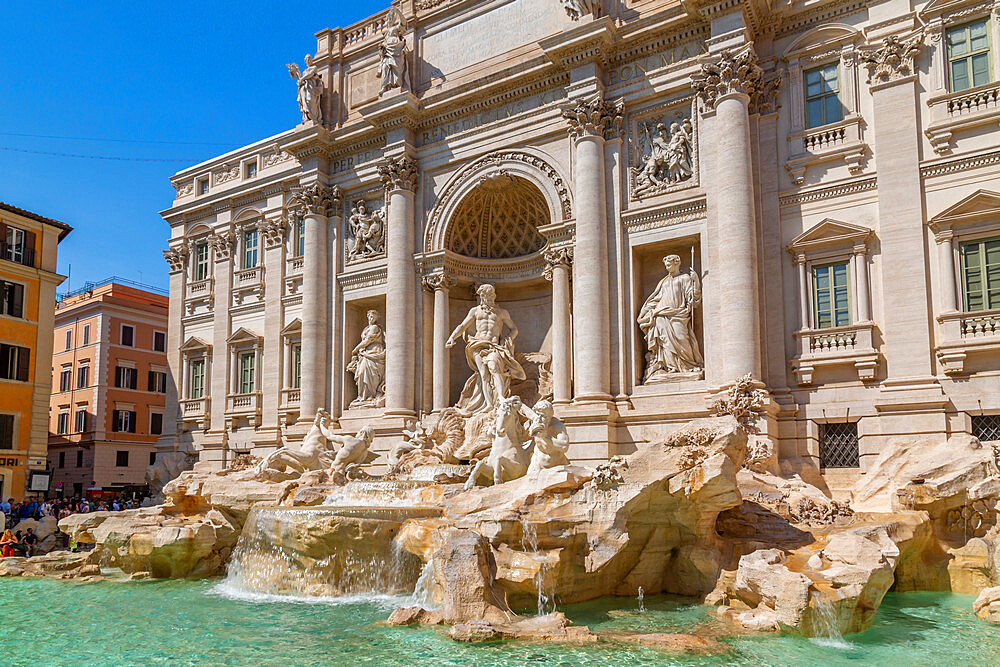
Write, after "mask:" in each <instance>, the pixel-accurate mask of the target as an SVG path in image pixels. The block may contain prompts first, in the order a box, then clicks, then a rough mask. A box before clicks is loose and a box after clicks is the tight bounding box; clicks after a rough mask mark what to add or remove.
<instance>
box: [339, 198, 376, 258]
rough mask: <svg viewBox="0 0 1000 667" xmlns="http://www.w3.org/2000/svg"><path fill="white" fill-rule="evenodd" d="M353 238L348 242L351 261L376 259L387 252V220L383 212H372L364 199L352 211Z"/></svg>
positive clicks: (349, 221) (350, 220)
mask: <svg viewBox="0 0 1000 667" xmlns="http://www.w3.org/2000/svg"><path fill="white" fill-rule="evenodd" d="M348 224H349V225H350V228H351V238H350V239H348V241H347V256H348V257H350V258H351V259H362V258H365V257H374V256H376V255H380V254H382V253H384V252H385V219H384V218H383V214H382V211H371V212H370V213H369V211H368V206H367V204H365V201H364V200H363V199H359V200H358V201H357V203H356V204H355V205H354V208H353V209H351V217H350V218H348Z"/></svg>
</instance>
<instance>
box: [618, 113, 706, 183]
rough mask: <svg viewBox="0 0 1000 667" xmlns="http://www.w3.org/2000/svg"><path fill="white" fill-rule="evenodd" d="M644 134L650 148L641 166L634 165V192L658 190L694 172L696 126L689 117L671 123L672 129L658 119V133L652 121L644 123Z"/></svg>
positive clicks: (684, 178)
mask: <svg viewBox="0 0 1000 667" xmlns="http://www.w3.org/2000/svg"><path fill="white" fill-rule="evenodd" d="M642 134H643V135H644V136H645V138H646V142H645V143H646V144H648V146H649V152H648V154H646V153H643V155H642V156H641V160H640V162H641V166H640V167H637V168H633V169H632V173H633V174H634V177H635V188H634V190H633V194H635V195H636V196H639V197H642V196H644V195H649V194H655V193H657V192H659V191H661V190H662V189H664V188H666V187H668V186H671V185H676V184H678V183H682V182H683V181H686V180H688V179H690V178H691V177H692V176H694V166H693V165H694V160H693V157H692V146H693V143H692V142H693V137H694V128H693V126H692V125H691V120H690V119H684V120H683V121H682V122H679V123H678V122H673V123H671V124H670V130H669V131H668V130H667V126H666V125H664V124H663V123H657V124H656V134H655V135H654V134H653V132H652V131H651V128H650V126H649V125H643V127H642Z"/></svg>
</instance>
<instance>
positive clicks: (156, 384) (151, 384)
mask: <svg viewBox="0 0 1000 667" xmlns="http://www.w3.org/2000/svg"><path fill="white" fill-rule="evenodd" d="M147 389H148V391H155V392H156V393H158V394H165V393H167V374H166V373H162V372H160V371H149V381H148V384H147Z"/></svg>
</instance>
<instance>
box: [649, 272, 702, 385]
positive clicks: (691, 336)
mask: <svg viewBox="0 0 1000 667" xmlns="http://www.w3.org/2000/svg"><path fill="white" fill-rule="evenodd" d="M663 265H664V266H665V267H666V269H667V275H666V276H665V277H664V278H663V279H662V280H661V281H660V282H659V284H658V285H657V286H656V289H655V290H653V293H652V294H651V295H650V296H649V298H648V299H646V303H644V304H643V305H642V310H640V311H639V328H640V329H642V332H643V334H645V337H646V348H647V349H648V350H649V352H648V354H647V355H646V375H645V378H644V379H643V383H644V384H650V383H654V382H662V381H665V380H669V379H671V378H672V377H676V376H688V377H701V375H702V371H703V368H704V360H703V359H702V356H701V350H700V349H699V347H698V339H697V337H696V336H695V332H694V309H695V308H696V307H697V306H698V305H699V304H701V280H700V279H699V278H698V274H697V273H695V270H694V269H693V268H691V269H689V270H688V273H686V274H682V273H681V272H680V268H681V258H680V257H679V256H677V255H667V256H666V257H664V258H663Z"/></svg>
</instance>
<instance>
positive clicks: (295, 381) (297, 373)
mask: <svg viewBox="0 0 1000 667" xmlns="http://www.w3.org/2000/svg"><path fill="white" fill-rule="evenodd" d="M301 387H302V345H301V344H299V345H296V346H295V347H293V348H292V388H294V389H300V388H301Z"/></svg>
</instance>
